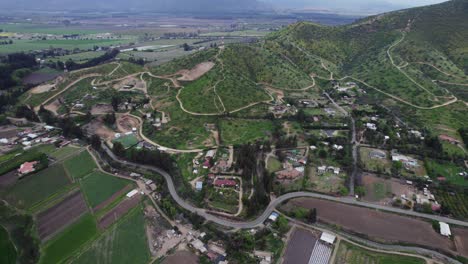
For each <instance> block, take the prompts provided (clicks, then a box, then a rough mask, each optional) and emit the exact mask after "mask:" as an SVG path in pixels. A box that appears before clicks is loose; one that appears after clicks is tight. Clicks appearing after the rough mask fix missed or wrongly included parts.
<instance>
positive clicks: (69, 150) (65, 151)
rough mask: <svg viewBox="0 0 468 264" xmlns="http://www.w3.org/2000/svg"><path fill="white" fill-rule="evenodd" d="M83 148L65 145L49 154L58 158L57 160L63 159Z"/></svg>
mask: <svg viewBox="0 0 468 264" xmlns="http://www.w3.org/2000/svg"><path fill="white" fill-rule="evenodd" d="M80 150H81V148H77V147H71V146H65V147H62V148H59V149H57V150H56V151H54V152H51V153H50V154H49V156H50V157H52V158H54V159H57V160H63V159H65V158H67V157H69V156H71V155H74V154H75V153H77V152H79V151H80Z"/></svg>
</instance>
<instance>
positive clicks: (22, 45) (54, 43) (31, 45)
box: [0, 39, 132, 53]
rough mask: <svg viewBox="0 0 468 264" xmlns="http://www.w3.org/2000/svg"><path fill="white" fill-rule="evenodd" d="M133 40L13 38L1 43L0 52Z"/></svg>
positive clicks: (113, 43) (114, 43) (110, 44)
mask: <svg viewBox="0 0 468 264" xmlns="http://www.w3.org/2000/svg"><path fill="white" fill-rule="evenodd" d="M131 41H132V40H126V39H118V40H103V39H94V40H93V39H89V40H85V39H78V40H62V39H59V40H55V39H50V40H13V44H11V45H1V46H0V53H14V52H23V51H24V52H26V51H35V50H42V49H49V48H50V47H54V48H62V49H66V50H73V49H82V50H88V49H92V48H93V47H94V46H113V45H114V46H116V45H124V44H128V43H129V42H131Z"/></svg>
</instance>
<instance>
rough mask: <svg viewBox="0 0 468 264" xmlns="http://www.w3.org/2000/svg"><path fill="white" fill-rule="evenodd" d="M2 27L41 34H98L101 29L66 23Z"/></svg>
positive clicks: (2, 26) (24, 24)
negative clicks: (66, 24)
mask: <svg viewBox="0 0 468 264" xmlns="http://www.w3.org/2000/svg"><path fill="white" fill-rule="evenodd" d="M0 28H1V29H3V30H4V31H6V32H16V33H39V34H52V35H64V34H97V33H100V32H101V31H99V30H94V29H85V28H81V27H73V26H72V27H66V26H65V25H48V24H34V23H14V24H11V23H8V24H0Z"/></svg>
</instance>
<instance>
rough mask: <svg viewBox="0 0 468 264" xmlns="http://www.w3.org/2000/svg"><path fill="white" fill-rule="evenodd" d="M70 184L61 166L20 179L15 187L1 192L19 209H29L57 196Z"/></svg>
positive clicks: (57, 165)
mask: <svg viewBox="0 0 468 264" xmlns="http://www.w3.org/2000/svg"><path fill="white" fill-rule="evenodd" d="M69 184H70V179H69V177H68V176H67V173H66V171H65V169H64V168H63V166H62V165H61V164H56V165H53V166H51V167H49V168H47V169H45V170H42V171H39V172H38V173H35V174H32V175H28V176H27V177H24V178H23V179H20V180H19V181H18V182H17V183H16V184H15V185H13V186H11V187H9V188H8V189H7V190H4V191H3V190H2V191H1V194H0V195H1V196H2V197H3V198H4V199H5V200H7V201H8V202H9V203H11V204H13V205H15V206H16V207H18V208H23V209H28V208H31V207H32V206H34V205H36V204H38V203H40V202H42V201H44V200H46V199H47V198H49V197H51V196H53V195H54V194H57V193H59V192H61V191H63V190H64V189H65V187H66V186H68V185H69Z"/></svg>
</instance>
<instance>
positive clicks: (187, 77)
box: [177, 61, 215, 81]
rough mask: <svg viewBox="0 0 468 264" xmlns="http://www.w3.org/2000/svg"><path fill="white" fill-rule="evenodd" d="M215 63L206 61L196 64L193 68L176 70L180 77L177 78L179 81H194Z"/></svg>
mask: <svg viewBox="0 0 468 264" xmlns="http://www.w3.org/2000/svg"><path fill="white" fill-rule="evenodd" d="M214 66H215V64H214V63H213V62H211V61H207V62H202V63H200V64H198V65H196V66H195V67H194V68H192V69H190V70H181V71H179V72H177V74H181V75H182V77H179V78H177V80H179V81H195V80H197V79H198V78H200V77H202V76H203V75H205V74H206V73H207V72H209V71H210V70H211V69H213V67H214Z"/></svg>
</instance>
